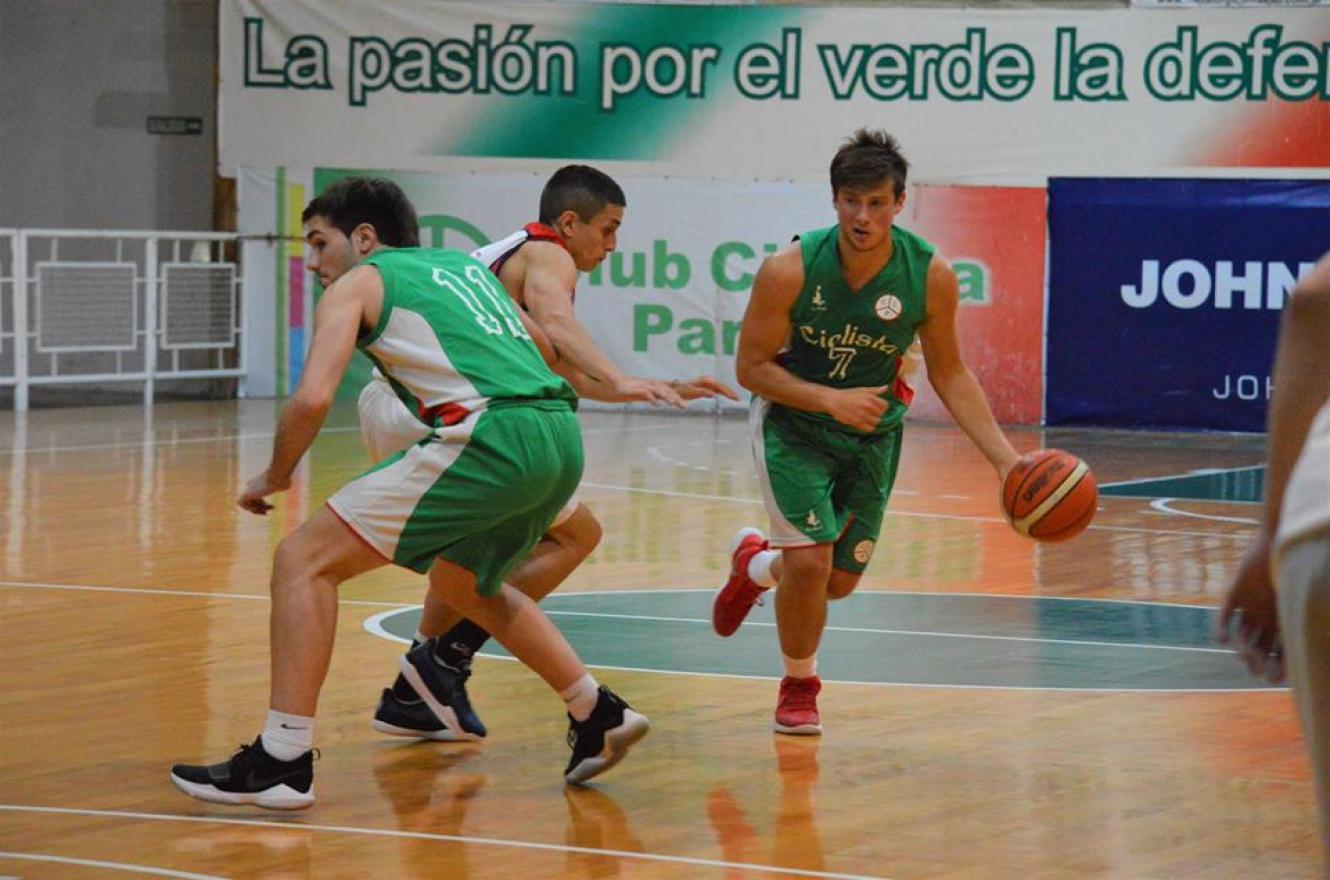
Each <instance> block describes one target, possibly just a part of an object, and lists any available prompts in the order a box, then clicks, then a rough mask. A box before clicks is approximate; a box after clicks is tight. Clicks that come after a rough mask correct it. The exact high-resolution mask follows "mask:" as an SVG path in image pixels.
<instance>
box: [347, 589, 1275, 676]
mask: <svg viewBox="0 0 1330 880" xmlns="http://www.w3.org/2000/svg"><path fill="white" fill-rule="evenodd" d="M702 592H707V593H712V592H715V590H711V589H678V590H672V589H668V588H660V589H648V590H590V591H583V592H577V593H561V594H559V595H562V596H599V595H624V594H629V593H702ZM872 592H874V593H875V594H880V595H892V596H946V597H950V596H973V597H979V598H995V599H1052V600H1062V601H1068V602H1085V601H1094V602H1117V603H1121V604H1124V605H1150V606H1158V607H1165V608H1197V609H1204V610H1208V611H1213V610H1215V609H1214V608H1213V607H1212V606H1209V605H1186V604H1183V603H1175V602H1146V601H1138V600H1134V599H1093V600H1086V599H1082V598H1079V597H1076V596H1010V595H994V594H991V593H921V592H899V593H897V592H894V591H886V590H875V591H872ZM415 607H420V606H415ZM545 610H546V613H548V614H560V613H584V614H587V615H588V616H591V615H590V613H588V612H558V611H551V610H549V609H545ZM400 612H401V609H394V610H391V611H383V612H380V613H378V614H375V615H373V616H371V617H369V618H367V619H366V620H365V622H364V623H363V624H362V626H363V627H364V628H365V631H366V632H368V633H370V634H371V635H374V636H377V637H379V638H381V639H385V640H387V641H389V642H397V643H398V644H403V645H408V644H410V643H411V640H410V639H405V638H402V637H401V636H398V635H396V634H395V633H391V632H388V630H387V629H385V628H384V626H383V620H384V619H386V618H387V617H388V616H390V615H392V614H398V613H400ZM596 616H615V615H599V614H598V615H596ZM703 622H705V623H710V621H703ZM752 625H761V626H774V624H769V623H762V624H756V623H755V622H753V624H752ZM828 629H831V627H828ZM1112 646H1113V647H1121V645H1119V644H1116V643H1113V645H1112ZM1151 647H1160V646H1151ZM1182 649H1183V650H1197V651H1210V652H1214V653H1218V654H1229V653H1231V654H1234V655H1235V656H1236V652H1235V651H1231V650H1229V649H1226V648H1195V649H1187V648H1182ZM477 656H480V657H487V658H489V659H491V660H504V661H508V662H514V663H515V662H517V659H516V658H515V657H510V656H508V655H506V654H493V653H490V652H487V651H480V652H478V654H477ZM1235 662H1236V661H1235ZM587 667H588V668H590V669H610V670H614V671H616V672H647V673H653V674H656V675H683V676H695V677H698V678H726V679H730V678H739V679H745V680H748V681H780V679H781V676H779V675H747V674H744V673H730V672H694V671H686V670H678V669H651V668H647V667H641V666H609V665H605V664H591V663H588V664H587ZM822 681H823V682H824V683H826V684H846V685H857V686H860V687H904V688H935V689H939V690H967V691H969V690H978V691H1054V692H1061V693H1080V694H1251V693H1282V692H1286V691H1287V690H1288V688H1287V687H1266V686H1258V687H1245V688H1110V687H1098V688H1088V687H1042V686H1041V687H1035V686H1031V685H991V684H922V683H919V682H902V681H844V680H839V679H830V678H824V679H822Z"/></svg>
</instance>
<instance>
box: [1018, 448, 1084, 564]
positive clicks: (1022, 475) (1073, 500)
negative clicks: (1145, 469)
mask: <svg viewBox="0 0 1330 880" xmlns="http://www.w3.org/2000/svg"><path fill="white" fill-rule="evenodd" d="M1098 504H1099V485H1098V484H1097V483H1096V482H1095V479H1094V474H1092V473H1090V468H1089V467H1088V466H1087V465H1086V464H1085V462H1083V461H1081V460H1080V459H1079V458H1077V457H1076V456H1074V455H1072V454H1071V453H1070V452H1063V451H1062V450H1061V449H1038V450H1036V451H1034V452H1028V453H1026V454H1025V455H1022V456H1021V457H1020V460H1019V461H1017V462H1016V464H1015V465H1013V466H1012V469H1011V470H1010V471H1008V472H1007V478H1006V479H1005V480H1003V481H1002V511H1003V513H1005V514H1006V515H1007V521H1008V522H1010V523H1011V526H1012V528H1014V529H1015V530H1016V531H1018V532H1020V533H1021V534H1022V535H1025V536H1026V537H1029V538H1034V539H1035V540H1036V541H1065V540H1067V539H1068V538H1073V537H1075V536H1076V535H1079V534H1080V533H1081V532H1082V531H1084V530H1085V527H1086V526H1088V525H1089V524H1090V520H1092V519H1094V512H1095V509H1096V508H1097V506H1098Z"/></svg>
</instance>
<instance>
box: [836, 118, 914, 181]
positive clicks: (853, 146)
mask: <svg viewBox="0 0 1330 880" xmlns="http://www.w3.org/2000/svg"><path fill="white" fill-rule="evenodd" d="M909 170H910V163H909V162H907V161H905V157H904V156H903V155H901V147H900V144H898V143H897V142H896V139H895V138H894V137H892V136H891V135H889V134H887V133H886V132H885V131H875V130H872V129H868V128H861V129H859V130H858V131H856V132H855V133H854V134H853V135H851V136H850V137H849V139H848V140H846V141H845V143H844V144H842V145H841V148H840V149H839V150H837V151H836V155H835V156H834V157H833V158H832V160H831V194H832V195H833V196H834V195H836V194H837V193H839V192H840V191H841V190H842V189H852V190H864V189H872V188H873V187H876V186H881V185H882V184H883V183H885V182H887V181H888V180H890V181H891V182H892V184H893V188H894V190H895V193H896V195H897V196H900V195H901V194H902V193H904V192H905V178H906V175H907V174H908V172H909Z"/></svg>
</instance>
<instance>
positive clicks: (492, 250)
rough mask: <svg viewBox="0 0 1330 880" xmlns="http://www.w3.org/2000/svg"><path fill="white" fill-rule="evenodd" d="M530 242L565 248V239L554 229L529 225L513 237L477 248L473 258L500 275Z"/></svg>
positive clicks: (540, 224) (539, 225)
mask: <svg viewBox="0 0 1330 880" xmlns="http://www.w3.org/2000/svg"><path fill="white" fill-rule="evenodd" d="M528 241H552V242H554V243H555V244H558V245H559V246H560V247H562V246H563V239H561V238H559V234H558V233H557V232H555V231H554V229H553V228H551V227H549V226H546V225H545V224H544V223H528V224H527V225H525V226H523V227H522V228H521V229H519V230H517V231H516V232H514V233H513V234H512V235H508V236H505V237H504V238H501V239H499V240H498V241H493V242H490V243H489V244H487V245H485V246H484V247H478V248H476V249H475V250H474V251H472V252H471V257H472V259H475V260H479V261H480V262H482V263H484V264H485V265H486V266H488V267H489V270H490V271H491V272H493V273H494V274H495V275H498V274H499V270H500V269H502V268H503V264H504V263H506V262H507V261H508V258H509V257H511V256H512V255H513V254H515V253H517V249H518V248H520V247H521V246H522V245H524V244H526V243H527V242H528Z"/></svg>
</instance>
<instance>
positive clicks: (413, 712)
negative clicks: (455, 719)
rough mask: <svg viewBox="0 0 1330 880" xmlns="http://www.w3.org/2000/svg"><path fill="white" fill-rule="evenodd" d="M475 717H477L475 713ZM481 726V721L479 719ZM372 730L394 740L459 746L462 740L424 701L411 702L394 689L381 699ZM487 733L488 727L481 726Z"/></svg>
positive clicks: (386, 692)
mask: <svg viewBox="0 0 1330 880" xmlns="http://www.w3.org/2000/svg"><path fill="white" fill-rule="evenodd" d="M472 714H473V715H474V714H475V713H472ZM476 723H477V724H480V719H479V718H477V719H476ZM370 726H371V727H373V728H374V729H375V730H377V731H378V732H379V733H386V734H389V735H390V736H408V737H411V738H413V739H433V740H438V741H439V742H456V741H457V740H458V736H457V734H456V733H454V732H453V731H451V730H449V729H448V728H447V727H445V726H444V724H443V722H442V721H440V720H439V719H438V718H435V717H434V713H433V712H431V711H430V708H429V706H428V705H426V703H425V701H424V700H414V701H412V702H407V701H406V700H403V699H402V698H401V697H399V696H397V694H395V693H393V690H392V688H384V689H383V696H382V697H381V698H380V699H379V708H378V709H376V710H375V711H374V720H373V721H371V722H370ZM481 729H482V730H483V729H484V725H481Z"/></svg>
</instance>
